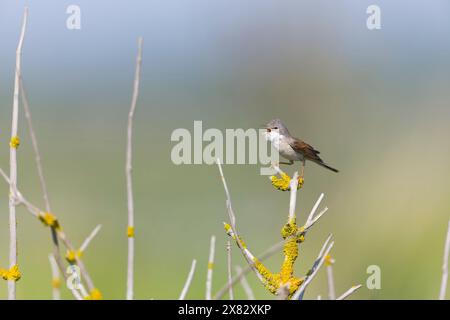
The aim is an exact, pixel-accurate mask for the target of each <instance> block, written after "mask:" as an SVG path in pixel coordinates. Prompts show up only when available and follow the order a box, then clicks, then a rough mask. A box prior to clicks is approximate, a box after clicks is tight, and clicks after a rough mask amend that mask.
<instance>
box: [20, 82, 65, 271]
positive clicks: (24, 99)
mask: <svg viewBox="0 0 450 320" xmlns="http://www.w3.org/2000/svg"><path fill="white" fill-rule="evenodd" d="M20 93H21V94H20V96H21V98H22V106H23V109H24V113H25V118H26V119H27V124H28V131H29V133H30V139H31V144H32V146H33V152H34V156H35V162H36V168H37V172H38V176H39V182H40V184H41V189H42V195H43V199H44V204H45V209H46V211H47V212H52V209H51V206H50V200H49V196H48V191H47V184H46V182H45V178H44V170H43V167H42V161H41V154H40V152H39V146H38V142H37V138H36V133H35V131H34V128H33V121H32V117H31V111H30V107H29V103H28V97H27V94H26V91H25V87H24V84H23V78H22V75H20ZM50 233H51V238H52V242H53V246H54V249H53V255H54V258H55V260H56V264H57V266H58V267H59V269H60V271H61V273H62V274H63V275H64V278H66V275H65V270H64V263H63V260H62V258H61V253H60V250H59V241H58V236H57V234H56V230H55V228H53V227H52V228H51V229H50Z"/></svg>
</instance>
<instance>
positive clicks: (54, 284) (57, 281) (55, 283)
mask: <svg viewBox="0 0 450 320" xmlns="http://www.w3.org/2000/svg"><path fill="white" fill-rule="evenodd" d="M52 287H53V288H55V289H59V288H60V287H61V280H60V279H53V280H52Z"/></svg>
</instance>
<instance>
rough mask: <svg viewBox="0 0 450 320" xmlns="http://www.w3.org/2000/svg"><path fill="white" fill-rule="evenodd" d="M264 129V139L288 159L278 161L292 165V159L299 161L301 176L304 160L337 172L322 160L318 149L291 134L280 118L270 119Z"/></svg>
mask: <svg viewBox="0 0 450 320" xmlns="http://www.w3.org/2000/svg"><path fill="white" fill-rule="evenodd" d="M265 129H266V130H267V131H266V132H265V136H266V139H267V140H269V141H270V142H271V143H272V145H273V147H274V148H275V149H276V150H278V152H279V153H280V155H281V156H282V157H283V158H286V159H287V160H289V162H280V163H282V164H288V165H292V164H294V161H301V163H302V166H301V175H300V177H301V178H303V174H304V170H305V162H306V160H309V161H312V162H315V163H317V164H318V165H320V166H322V167H325V168H327V169H329V170H331V171H333V172H339V171H338V170H337V169H335V168H332V167H330V166H329V165H327V164H326V163H325V162H323V160H322V159H321V158H320V157H319V153H320V152H319V151H318V150H316V149H314V148H313V147H312V146H311V145H309V144H307V143H306V142H304V141H302V140H300V139H297V138H294V137H293V136H291V134H290V133H289V130H288V129H287V128H286V126H285V125H284V124H283V123H282V122H281V120H280V119H274V120H271V121H270V122H269V123H268V124H267V125H266V126H265Z"/></svg>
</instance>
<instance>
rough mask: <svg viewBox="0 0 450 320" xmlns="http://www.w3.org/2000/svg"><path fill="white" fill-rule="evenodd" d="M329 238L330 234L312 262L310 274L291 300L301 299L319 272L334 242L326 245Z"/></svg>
mask: <svg viewBox="0 0 450 320" xmlns="http://www.w3.org/2000/svg"><path fill="white" fill-rule="evenodd" d="M331 238H332V235H331V234H330V235H329V236H328V238H327V240H326V241H325V243H324V245H323V246H322V249H321V250H320V253H319V255H318V256H317V259H316V261H315V262H314V264H313V266H312V268H311V270H310V274H309V275H308V276H306V279H305V281H304V282H303V283H302V284H301V285H300V287H299V288H298V290H297V291H296V292H295V293H294V295H293V296H292V300H297V299H299V298H301V297H302V296H303V294H304V292H305V290H306V288H307V287H308V285H309V284H310V283H311V281H312V280H313V279H314V277H315V276H316V274H317V271H319V269H320V267H321V266H322V264H323V262H324V261H325V257H326V256H327V255H328V253H329V252H330V250H331V248H332V247H333V245H334V242H331V243H330V244H328V243H329V242H330V240H331Z"/></svg>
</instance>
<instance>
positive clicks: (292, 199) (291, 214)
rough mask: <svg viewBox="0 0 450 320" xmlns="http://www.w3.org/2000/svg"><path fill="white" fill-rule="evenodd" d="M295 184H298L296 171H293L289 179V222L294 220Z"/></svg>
mask: <svg viewBox="0 0 450 320" xmlns="http://www.w3.org/2000/svg"><path fill="white" fill-rule="evenodd" d="M297 185H298V172H297V171H296V172H295V173H294V176H293V177H292V179H291V182H290V186H289V188H290V189H291V193H290V200H289V219H288V221H289V222H295V204H296V202H297Z"/></svg>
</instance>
